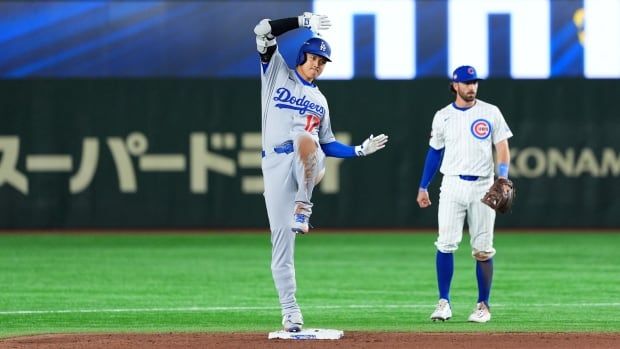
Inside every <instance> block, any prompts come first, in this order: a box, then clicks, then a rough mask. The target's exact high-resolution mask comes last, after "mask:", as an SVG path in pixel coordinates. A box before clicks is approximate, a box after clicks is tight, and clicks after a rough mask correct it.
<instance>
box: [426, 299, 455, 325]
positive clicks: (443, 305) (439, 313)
mask: <svg viewBox="0 0 620 349" xmlns="http://www.w3.org/2000/svg"><path fill="white" fill-rule="evenodd" d="M451 317H452V309H451V308H450V302H448V300H447V299H443V298H442V299H440V300H439V302H438V303H437V307H436V308H435V311H434V312H433V313H432V314H431V320H433V321H437V320H441V321H446V320H449V319H450V318H451Z"/></svg>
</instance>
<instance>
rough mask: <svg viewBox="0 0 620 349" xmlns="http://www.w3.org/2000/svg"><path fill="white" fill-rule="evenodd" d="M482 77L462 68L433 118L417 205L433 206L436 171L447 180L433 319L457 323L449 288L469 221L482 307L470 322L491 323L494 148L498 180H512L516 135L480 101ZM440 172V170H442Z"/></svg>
mask: <svg viewBox="0 0 620 349" xmlns="http://www.w3.org/2000/svg"><path fill="white" fill-rule="evenodd" d="M479 80H480V79H479V78H478V75H477V73H476V70H475V69H474V68H473V67H471V66H461V67H459V68H457V69H456V70H455V71H454V73H453V76H452V82H451V90H452V92H453V93H454V94H455V95H456V99H455V101H454V102H453V103H451V104H449V105H448V106H446V107H444V108H443V109H441V110H439V111H438V112H437V113H436V114H435V117H434V118H433V126H432V132H431V139H430V142H429V145H430V148H429V150H428V153H427V156H426V161H425V163H424V171H423V173H422V179H421V181H420V188H419V190H418V197H417V202H418V205H419V206H420V207H421V208H426V207H428V206H430V205H431V201H430V199H429V194H428V186H429V185H430V183H431V181H432V179H433V177H434V175H435V173H436V172H437V169H439V170H440V171H441V173H442V174H443V180H442V182H441V188H440V194H439V208H438V214H437V216H438V222H439V236H438V238H437V241H436V242H435V246H437V255H436V268H437V284H438V289H439V302H438V304H437V307H436V309H435V311H434V312H433V313H432V314H431V319H432V320H433V321H435V320H441V321H445V320H448V319H450V318H451V317H452V310H451V307H450V284H451V282H452V274H453V272H454V255H453V253H454V251H456V249H457V248H458V246H459V243H460V242H461V239H462V237H463V224H464V222H465V217H467V225H468V227H469V235H470V244H471V248H472V256H473V257H474V259H475V260H476V277H477V280H478V302H477V304H476V308H475V309H474V311H473V313H472V314H471V315H470V316H469V321H473V322H487V321H489V320H491V313H490V310H489V309H490V308H489V295H490V293H491V282H492V280H493V256H494V255H495V249H494V248H493V225H494V222H495V211H494V210H493V209H491V208H490V207H489V206H486V205H485V204H483V203H482V202H481V201H480V199H481V198H482V197H483V196H484V195H485V193H486V191H487V190H488V189H489V187H490V186H491V185H492V184H493V179H494V178H493V176H494V163H493V149H492V148H493V146H495V150H496V157H497V164H498V176H499V177H505V178H508V168H509V164H510V149H509V147H508V138H510V137H512V132H511V131H510V128H509V127H508V125H507V124H506V121H505V120H504V116H503V115H502V113H501V112H500V110H499V108H497V107H496V106H494V105H492V104H489V103H486V102H483V101H481V100H479V99H476V93H477V91H478V81H479ZM440 166H441V167H440Z"/></svg>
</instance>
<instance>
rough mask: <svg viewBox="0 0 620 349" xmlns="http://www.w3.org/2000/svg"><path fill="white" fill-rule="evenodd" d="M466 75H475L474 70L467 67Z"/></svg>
mask: <svg viewBox="0 0 620 349" xmlns="http://www.w3.org/2000/svg"><path fill="white" fill-rule="evenodd" d="M467 74H469V75H474V74H476V71H475V70H474V68H472V67H469V68H467Z"/></svg>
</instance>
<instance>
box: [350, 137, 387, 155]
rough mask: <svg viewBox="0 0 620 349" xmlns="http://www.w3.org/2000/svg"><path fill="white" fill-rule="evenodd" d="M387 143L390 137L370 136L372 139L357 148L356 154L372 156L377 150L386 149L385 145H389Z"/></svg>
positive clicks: (369, 138) (367, 139)
mask: <svg viewBox="0 0 620 349" xmlns="http://www.w3.org/2000/svg"><path fill="white" fill-rule="evenodd" d="M387 141H388V136H386V135H384V134H383V133H382V134H380V135H378V136H377V137H374V136H373V135H370V137H368V138H366V140H365V141H364V142H362V144H361V145H358V146H356V147H355V153H356V154H357V156H366V155H370V154H372V153H374V152H376V151H377V150H380V149H383V148H385V144H386V143H387Z"/></svg>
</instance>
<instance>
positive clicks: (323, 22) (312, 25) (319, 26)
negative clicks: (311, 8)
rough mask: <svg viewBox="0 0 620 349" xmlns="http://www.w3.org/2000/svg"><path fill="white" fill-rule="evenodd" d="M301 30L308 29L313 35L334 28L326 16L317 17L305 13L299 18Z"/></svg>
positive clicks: (310, 13)
mask: <svg viewBox="0 0 620 349" xmlns="http://www.w3.org/2000/svg"><path fill="white" fill-rule="evenodd" d="M297 18H298V20H299V27H300V28H308V29H310V30H312V32H313V33H315V34H318V33H319V30H327V29H329V28H330V27H331V26H332V22H331V21H330V20H329V18H327V16H325V15H317V14H314V13H312V12H304V14H303V15H301V16H298V17H297Z"/></svg>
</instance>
